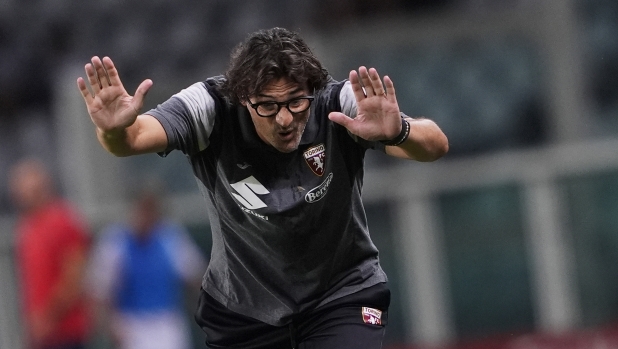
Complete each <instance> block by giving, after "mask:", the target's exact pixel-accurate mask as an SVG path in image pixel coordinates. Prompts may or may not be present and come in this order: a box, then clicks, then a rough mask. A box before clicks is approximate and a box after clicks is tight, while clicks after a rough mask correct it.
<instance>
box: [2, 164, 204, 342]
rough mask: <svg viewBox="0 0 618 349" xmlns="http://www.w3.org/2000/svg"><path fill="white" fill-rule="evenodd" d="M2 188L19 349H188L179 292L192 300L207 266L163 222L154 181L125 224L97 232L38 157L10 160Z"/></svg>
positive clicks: (182, 233) (134, 200)
mask: <svg viewBox="0 0 618 349" xmlns="http://www.w3.org/2000/svg"><path fill="white" fill-rule="evenodd" d="M9 188H10V192H11V196H12V198H13V201H14V204H15V205H16V207H18V209H19V221H18V224H17V226H16V232H15V237H16V260H17V263H16V264H17V270H18V280H19V291H20V294H21V297H20V298H21V302H22V304H21V313H22V315H23V316H22V319H21V321H23V328H24V329H25V333H24V335H25V338H24V343H25V344H26V348H28V349H83V348H87V347H88V346H89V345H90V343H91V342H92V341H93V338H94V336H95V334H96V333H98V334H99V337H101V339H102V340H103V341H104V342H105V341H107V343H109V345H110V346H111V347H112V348H119V349H132V348H133V349H138V348H153V349H156V348H160V349H166V348H170V349H171V348H175V349H188V348H191V347H192V339H191V331H190V327H189V322H188V318H189V317H188V316H186V311H187V309H185V302H184V299H185V295H186V293H185V292H190V294H192V295H194V296H196V295H197V294H198V291H199V287H200V281H201V276H202V274H203V273H204V271H205V269H206V260H205V258H204V256H203V255H202V252H201V251H200V250H199V248H198V247H197V246H196V244H195V242H194V241H193V240H192V238H191V237H190V236H189V234H188V232H187V231H186V229H185V228H184V227H182V226H181V225H179V224H176V223H174V222H173V221H171V220H169V219H167V218H165V213H164V191H163V190H164V188H163V185H162V184H161V183H160V182H159V181H145V182H144V186H143V187H140V188H137V189H136V190H135V191H134V192H133V193H132V194H131V197H130V198H129V201H130V202H131V205H130V209H129V215H128V217H127V219H126V220H120V219H119V221H118V222H110V225H109V226H108V227H106V228H105V229H104V231H103V232H101V233H100V234H92V232H91V231H90V228H89V227H88V224H87V222H86V221H85V219H84V218H83V217H82V213H81V212H80V211H79V208H77V207H75V206H74V205H73V204H72V203H71V202H68V201H67V200H66V199H63V198H62V197H61V196H60V195H58V192H57V191H56V190H55V184H54V180H53V178H52V175H51V173H50V171H49V169H48V168H47V165H46V164H45V163H44V162H43V161H41V160H40V159H36V158H27V159H23V160H20V161H18V162H17V163H16V164H15V165H14V167H12V168H11V170H10V175H9Z"/></svg>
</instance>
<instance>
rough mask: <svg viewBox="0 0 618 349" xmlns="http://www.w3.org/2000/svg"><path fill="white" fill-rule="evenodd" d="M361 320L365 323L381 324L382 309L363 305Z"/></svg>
mask: <svg viewBox="0 0 618 349" xmlns="http://www.w3.org/2000/svg"><path fill="white" fill-rule="evenodd" d="M363 321H364V322H365V323H366V324H371V325H382V311H380V310H378V309H373V308H367V307H363Z"/></svg>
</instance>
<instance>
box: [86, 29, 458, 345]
mask: <svg viewBox="0 0 618 349" xmlns="http://www.w3.org/2000/svg"><path fill="white" fill-rule="evenodd" d="M85 70H86V79H83V78H81V77H80V78H78V79H77V85H78V88H79V90H80V91H81V94H82V96H83V98H84V101H85V103H86V107H87V109H88V113H89V114H90V117H91V119H92V121H93V123H94V124H95V126H96V135H97V138H98V140H99V142H100V143H101V145H102V146H103V147H104V148H105V149H106V150H108V151H109V152H111V153H112V154H114V155H117V156H129V155H135V154H143V153H158V154H159V155H161V156H166V155H167V154H169V153H170V152H171V151H173V150H180V151H181V152H183V153H184V154H185V155H186V156H187V159H188V160H189V162H190V164H191V166H192V169H193V173H194V175H195V177H196V179H197V183H198V186H199V188H200V190H201V192H202V194H203V196H204V198H205V199H206V202H207V205H206V208H207V210H208V214H209V220H210V224H211V228H212V238H213V247H212V253H211V260H210V264H209V266H208V269H207V270H206V275H205V276H204V279H203V282H202V292H201V294H200V298H199V301H198V308H197V311H196V314H195V318H196V321H197V323H198V324H199V325H200V327H201V328H202V329H203V330H204V332H205V333H206V344H207V346H208V347H209V348H244V349H251V348H256V349H257V348H264V349H278V348H298V349H310V348H321V349H325V348H337V349H346V348H355V349H358V348H372V349H374V348H381V346H382V340H383V337H384V333H385V326H386V324H387V322H388V307H389V304H390V290H389V288H388V285H387V277H386V274H385V273H384V271H383V270H382V268H381V267H380V263H379V258H378V250H377V248H376V247H375V245H374V244H373V242H372V241H371V237H370V235H369V231H368V227H367V220H366V216H365V211H364V208H363V203H362V200H361V192H362V185H363V167H364V156H365V153H366V151H367V150H368V149H373V150H377V151H381V152H384V153H386V154H387V155H390V156H394V157H398V158H404V159H413V160H417V161H434V160H437V159H439V158H440V157H442V156H443V155H444V154H445V153H446V152H447V151H448V141H447V138H446V136H445V135H444V133H443V132H442V131H441V130H440V128H439V127H438V125H436V123H434V122H433V121H431V120H429V119H427V118H411V117H409V116H407V115H405V114H403V113H401V112H400V110H399V104H398V103H397V98H396V95H395V87H394V85H393V81H392V80H391V79H390V78H389V77H388V76H384V78H383V79H382V78H381V77H380V76H379V74H378V72H377V71H376V69H374V68H370V69H367V68H366V67H360V68H359V69H358V70H353V71H351V72H350V74H349V80H343V81H335V80H334V79H333V78H332V77H331V76H330V75H329V74H328V72H327V71H326V69H325V68H324V67H323V66H322V64H321V63H320V62H319V60H318V59H317V58H316V57H315V55H314V54H313V53H312V52H311V49H310V48H309V47H308V46H307V44H306V43H305V41H304V40H303V39H302V38H301V37H300V35H299V34H298V33H296V32H292V31H289V30H287V29H283V28H272V29H267V30H260V31H257V32H255V33H252V34H250V35H249V36H248V37H247V39H246V40H245V41H244V42H241V43H240V44H239V45H238V46H237V47H236V48H235V49H234V50H233V52H232V55H231V59H230V64H229V67H228V70H227V71H226V72H225V74H223V75H221V76H216V77H212V78H208V79H206V80H204V81H200V82H197V83H194V84H193V85H191V86H189V87H187V88H186V89H184V90H182V91H180V92H178V93H177V94H175V95H173V96H172V97H171V98H169V99H168V100H167V101H164V102H163V103H162V104H160V105H158V106H157V107H156V108H154V109H152V110H149V111H146V112H145V113H141V112H140V110H141V108H142V106H143V101H144V97H145V95H146V92H147V91H148V90H149V89H150V88H151V87H152V84H153V82H152V81H151V80H150V79H147V80H144V81H143V82H142V83H141V84H140V85H139V86H138V88H137V90H136V92H135V94H134V95H133V96H131V95H129V94H128V93H127V91H126V90H125V88H124V86H123V84H122V82H121V80H120V77H119V75H118V70H117V69H116V67H115V65H114V63H113V62H112V60H111V59H110V58H109V57H104V58H103V59H101V58H99V57H93V58H92V59H91V62H90V63H88V64H86V66H85ZM391 185H398V186H402V185H414V183H413V181H412V180H402V181H401V182H398V183H392V184H391Z"/></svg>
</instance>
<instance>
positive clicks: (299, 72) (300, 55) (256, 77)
mask: <svg viewBox="0 0 618 349" xmlns="http://www.w3.org/2000/svg"><path fill="white" fill-rule="evenodd" d="M283 77H285V78H288V79H290V80H292V81H294V82H295V83H298V84H301V85H303V84H306V86H307V88H309V90H319V89H321V88H323V87H324V86H325V85H326V82H327V81H328V72H327V71H326V69H324V68H323V67H322V64H321V63H320V62H319V61H318V59H317V58H316V57H315V56H314V54H313V53H312V52H311V50H310V49H309V47H308V46H307V44H306V43H305V41H304V40H303V39H302V38H301V37H300V36H299V35H298V33H295V32H292V31H289V30H287V29H283V28H272V29H266V30H260V31H257V32H255V33H253V34H251V35H249V37H247V39H246V40H245V41H244V42H242V43H240V44H238V45H237V46H236V48H235V49H234V50H233V51H232V54H231V58H230V64H229V67H228V70H227V71H226V72H225V81H224V82H223V85H222V86H221V87H222V92H223V93H224V94H225V95H226V96H227V97H229V98H230V99H231V100H232V101H235V102H242V101H248V100H249V97H251V96H256V95H257V94H259V93H260V91H261V90H262V89H263V88H264V87H265V86H266V85H267V84H268V83H269V82H270V81H272V80H273V79H279V78H283Z"/></svg>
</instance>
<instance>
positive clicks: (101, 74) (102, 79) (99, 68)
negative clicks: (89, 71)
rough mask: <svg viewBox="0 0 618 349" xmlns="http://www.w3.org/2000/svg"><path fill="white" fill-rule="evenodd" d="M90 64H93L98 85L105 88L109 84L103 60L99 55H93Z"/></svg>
mask: <svg viewBox="0 0 618 349" xmlns="http://www.w3.org/2000/svg"><path fill="white" fill-rule="evenodd" d="M92 65H93V66H94V70H95V71H96V73H97V78H98V80H99V86H100V87H101V88H105V87H108V86H110V85H111V84H110V82H109V78H108V77H107V72H106V71H105V67H104V66H103V62H102V61H101V59H100V58H99V57H94V58H93V59H92Z"/></svg>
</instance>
